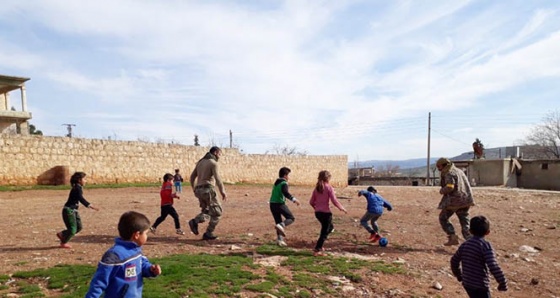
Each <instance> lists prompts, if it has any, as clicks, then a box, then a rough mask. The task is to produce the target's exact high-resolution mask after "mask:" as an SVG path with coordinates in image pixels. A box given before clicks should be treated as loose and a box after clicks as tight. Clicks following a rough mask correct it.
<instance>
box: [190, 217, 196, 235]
mask: <svg viewBox="0 0 560 298" xmlns="http://www.w3.org/2000/svg"><path fill="white" fill-rule="evenodd" d="M189 228H190V229H191V232H192V233H193V234H195V235H198V223H197V222H196V221H194V218H193V219H191V220H189Z"/></svg>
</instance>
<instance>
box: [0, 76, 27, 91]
mask: <svg viewBox="0 0 560 298" xmlns="http://www.w3.org/2000/svg"><path fill="white" fill-rule="evenodd" d="M29 80H30V79H29V78H23V77H14V76H5V75H0V93H8V92H10V91H12V90H16V89H19V87H21V86H23V85H24V84H25V82H27V81H29Z"/></svg>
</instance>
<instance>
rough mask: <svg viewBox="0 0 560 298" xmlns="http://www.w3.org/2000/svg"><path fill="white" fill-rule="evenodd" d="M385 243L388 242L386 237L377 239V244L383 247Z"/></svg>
mask: <svg viewBox="0 0 560 298" xmlns="http://www.w3.org/2000/svg"><path fill="white" fill-rule="evenodd" d="M387 244H389V240H387V238H385V237H383V238H381V239H379V246H381V247H385V246H387Z"/></svg>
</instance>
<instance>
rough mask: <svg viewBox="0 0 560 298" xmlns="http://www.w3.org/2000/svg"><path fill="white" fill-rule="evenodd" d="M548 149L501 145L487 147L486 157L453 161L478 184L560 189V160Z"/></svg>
mask: <svg viewBox="0 0 560 298" xmlns="http://www.w3.org/2000/svg"><path fill="white" fill-rule="evenodd" d="M547 149H550V148H542V147H538V146H514V147H502V148H494V149H491V150H486V151H485V157H486V158H484V159H468V160H461V159H460V158H461V157H463V156H464V154H463V155H461V156H458V157H454V158H452V160H453V162H454V163H455V164H456V165H457V166H458V167H460V168H462V169H463V170H464V171H465V172H466V174H467V176H468V177H469V180H470V181H471V184H472V185H475V186H505V187H518V188H529V189H543V190H560V159H558V158H550V152H551V151H550V150H547ZM489 151H490V154H489ZM496 153H498V154H496ZM502 154H503V156H502Z"/></svg>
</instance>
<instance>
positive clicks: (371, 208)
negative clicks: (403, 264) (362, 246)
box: [358, 186, 393, 242]
mask: <svg viewBox="0 0 560 298" xmlns="http://www.w3.org/2000/svg"><path fill="white" fill-rule="evenodd" d="M359 196H364V197H365V198H366V200H367V211H366V213H365V214H364V216H362V219H361V220H360V224H361V225H362V226H363V227H364V228H365V229H366V230H367V231H368V232H369V234H370V236H369V240H370V242H377V241H378V240H379V239H381V235H379V226H378V225H377V220H378V219H379V218H380V217H381V215H383V207H385V208H387V210H389V211H391V210H393V206H391V204H390V203H389V202H387V201H386V200H385V199H384V198H383V197H382V196H380V195H378V194H377V189H375V187H373V186H370V187H368V188H367V191H366V190H360V191H359V192H358V197H359Z"/></svg>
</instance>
